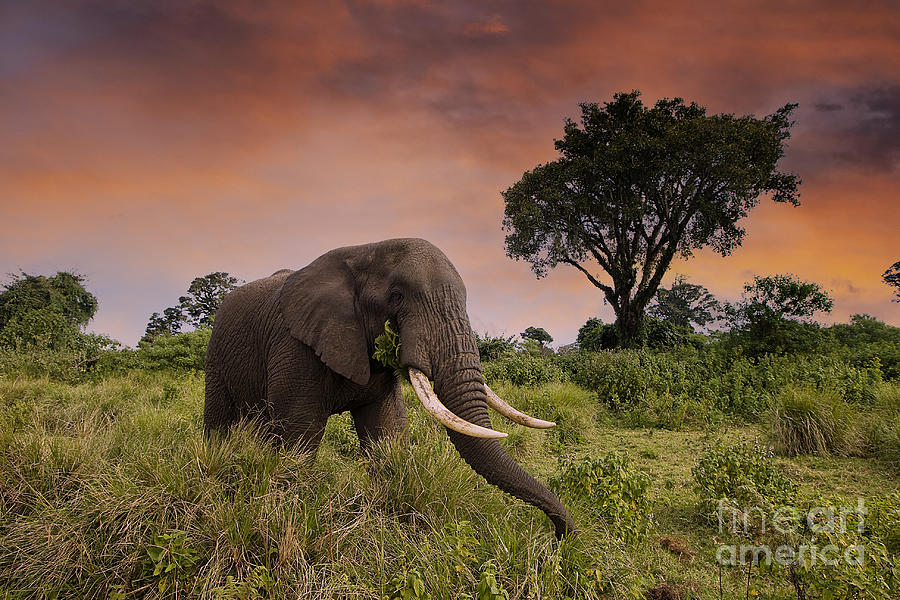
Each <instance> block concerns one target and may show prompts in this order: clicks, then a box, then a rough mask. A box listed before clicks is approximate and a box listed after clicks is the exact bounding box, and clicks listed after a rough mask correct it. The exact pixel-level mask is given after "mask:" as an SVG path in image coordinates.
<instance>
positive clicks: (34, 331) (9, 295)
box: [0, 271, 97, 349]
mask: <svg viewBox="0 0 900 600" xmlns="http://www.w3.org/2000/svg"><path fill="white" fill-rule="evenodd" d="M84 281H85V279H84V277H83V276H81V275H77V274H75V273H71V272H68V271H59V272H58V273H57V274H56V275H54V276H51V277H45V276H43V275H29V274H28V273H25V272H24V271H22V272H20V273H19V274H18V275H13V276H12V280H11V281H10V282H9V283H8V284H6V285H5V286H4V287H3V291H0V345H4V346H16V345H26V346H29V345H40V346H43V347H48V348H51V349H60V348H62V347H66V346H71V345H72V344H74V343H75V342H76V341H77V340H78V338H79V336H80V335H81V334H82V330H83V328H84V327H85V326H86V325H87V324H88V322H89V321H90V320H91V319H92V318H93V316H94V313H96V312H97V297H96V296H94V295H93V294H92V293H90V292H89V291H87V290H86V289H85V288H84V285H82V284H83V283H84Z"/></svg>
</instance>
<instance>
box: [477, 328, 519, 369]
mask: <svg viewBox="0 0 900 600" xmlns="http://www.w3.org/2000/svg"><path fill="white" fill-rule="evenodd" d="M515 337H516V336H514V335H511V336H509V337H503V336H502V335H501V336H497V337H492V336H490V335H488V334H487V332H485V333H484V335H479V334H478V332H475V343H476V344H478V355H479V356H480V357H481V361H482V362H484V361H489V360H495V359H497V358H500V357H501V356H504V355H507V354H514V353H515V352H516V343H515V342H514V341H513V340H514V339H515Z"/></svg>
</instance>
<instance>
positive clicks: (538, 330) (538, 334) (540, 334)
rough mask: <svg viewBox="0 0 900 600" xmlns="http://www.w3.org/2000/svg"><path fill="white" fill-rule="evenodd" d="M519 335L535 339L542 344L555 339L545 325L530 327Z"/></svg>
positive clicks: (523, 337) (527, 338)
mask: <svg viewBox="0 0 900 600" xmlns="http://www.w3.org/2000/svg"><path fill="white" fill-rule="evenodd" d="M519 335H521V336H522V339H525V340H534V341H536V342H537V343H538V344H539V345H541V346H543V345H544V344H549V343H550V342H552V341H553V337H552V336H551V335H550V334H549V333H547V330H546V329H544V328H543V327H528V328H527V329H525V331H523V332H522V333H520V334H519Z"/></svg>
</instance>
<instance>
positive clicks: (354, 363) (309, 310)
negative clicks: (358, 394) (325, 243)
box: [278, 251, 369, 385]
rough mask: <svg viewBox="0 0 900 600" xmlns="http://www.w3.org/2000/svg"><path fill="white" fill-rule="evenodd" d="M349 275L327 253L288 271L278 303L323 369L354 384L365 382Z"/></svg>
mask: <svg viewBox="0 0 900 600" xmlns="http://www.w3.org/2000/svg"><path fill="white" fill-rule="evenodd" d="M354 287H355V285H354V278H353V274H352V272H351V270H350V268H349V266H348V265H347V263H346V261H345V260H344V259H343V257H342V256H340V255H339V254H338V253H336V252H334V251H332V252H329V253H327V254H325V255H323V256H320V257H319V258H317V259H316V260H314V261H313V262H312V263H311V264H310V265H309V266H307V267H305V268H303V269H300V270H299V271H296V272H295V273H294V274H293V275H290V276H289V277H288V278H287V279H286V280H285V281H284V284H283V285H282V286H281V290H280V291H279V293H278V305H279V309H280V310H281V316H282V318H283V319H284V322H285V324H286V325H287V327H288V328H289V329H290V331H291V335H292V336H293V337H295V338H296V339H298V340H300V341H301V342H303V343H304V344H306V345H307V346H309V347H310V348H312V349H313V350H314V351H315V353H316V354H317V355H318V356H319V358H321V359H322V362H324V363H325V365H326V366H328V368H330V369H331V370H333V371H334V372H336V373H338V374H340V375H343V376H344V377H346V378H347V379H350V380H351V381H353V382H354V383H357V384H359V385H365V384H367V383H368V382H369V353H368V351H367V348H366V337H365V335H364V333H363V328H362V325H361V323H360V321H359V318H358V317H357V315H356V307H355V301H354V300H355V293H354Z"/></svg>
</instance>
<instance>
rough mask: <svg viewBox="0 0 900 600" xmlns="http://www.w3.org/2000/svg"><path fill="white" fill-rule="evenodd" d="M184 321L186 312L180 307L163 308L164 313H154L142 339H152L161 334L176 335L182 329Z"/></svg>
mask: <svg viewBox="0 0 900 600" xmlns="http://www.w3.org/2000/svg"><path fill="white" fill-rule="evenodd" d="M184 322H185V319H184V314H183V313H182V312H181V309H180V308H179V307H169V308H167V309H165V310H163V314H162V315H160V314H159V313H153V314H152V315H150V322H149V323H147V329H146V331H145V332H144V337H143V338H141V339H143V340H146V341H152V340H155V339H156V338H158V337H159V336H161V335H175V334H177V333H179V332H180V331H181V326H182V325H183V324H184Z"/></svg>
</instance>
